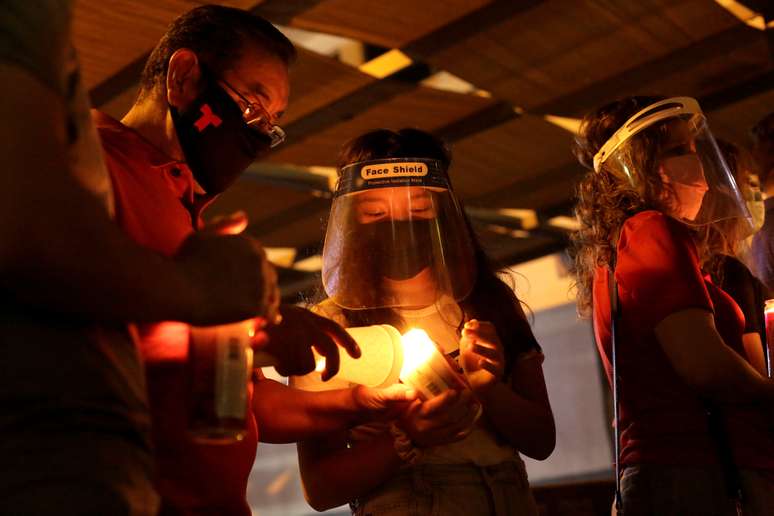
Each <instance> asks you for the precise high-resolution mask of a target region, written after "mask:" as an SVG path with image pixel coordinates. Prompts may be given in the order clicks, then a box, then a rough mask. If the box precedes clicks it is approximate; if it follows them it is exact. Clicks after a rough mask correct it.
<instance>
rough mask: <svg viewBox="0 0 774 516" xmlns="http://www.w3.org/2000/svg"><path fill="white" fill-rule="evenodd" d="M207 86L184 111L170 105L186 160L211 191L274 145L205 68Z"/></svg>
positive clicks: (224, 185)
mask: <svg viewBox="0 0 774 516" xmlns="http://www.w3.org/2000/svg"><path fill="white" fill-rule="evenodd" d="M202 74H203V77H202V79H203V81H204V83H205V87H204V90H203V91H202V92H201V93H200V94H199V96H198V97H197V98H196V99H195V100H194V101H193V102H192V103H191V105H190V106H188V108H187V109H186V110H185V111H178V110H177V109H176V108H175V107H173V106H169V111H170V113H171V114H172V121H173V122H174V123H175V132H176V133H177V139H178V141H179V142H180V147H181V148H182V149H183V154H184V155H185V161H186V163H187V164H188V167H189V168H190V169H191V172H192V173H193V176H194V178H195V179H196V181H197V182H198V183H199V184H200V185H201V186H202V188H204V189H205V190H206V191H207V193H208V194H219V193H221V192H222V191H224V190H225V189H226V188H228V187H229V186H230V185H231V183H233V182H234V181H236V179H237V178H238V177H239V175H240V174H241V173H242V172H244V170H245V169H246V168H247V167H248V166H249V165H250V164H251V163H252V162H253V161H255V160H256V159H258V158H260V157H262V156H265V155H266V154H267V153H268V152H269V149H270V148H271V137H269V136H268V135H266V134H263V133H261V132H260V131H258V130H256V129H252V128H251V127H250V126H248V125H247V124H246V123H245V121H244V118H242V110H241V109H240V108H239V104H237V103H236V102H235V101H234V99H232V98H231V97H230V96H229V94H228V93H226V92H225V90H223V88H221V87H220V86H218V84H217V83H216V82H215V80H214V79H212V78H211V77H209V76H208V75H205V74H206V72H204V71H203V72H202Z"/></svg>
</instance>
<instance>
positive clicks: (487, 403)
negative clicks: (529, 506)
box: [460, 319, 556, 460]
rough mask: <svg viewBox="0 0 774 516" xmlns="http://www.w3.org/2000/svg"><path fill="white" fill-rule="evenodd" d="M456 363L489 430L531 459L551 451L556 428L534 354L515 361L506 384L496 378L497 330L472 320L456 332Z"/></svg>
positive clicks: (501, 356) (499, 361)
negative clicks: (459, 334) (459, 332)
mask: <svg viewBox="0 0 774 516" xmlns="http://www.w3.org/2000/svg"><path fill="white" fill-rule="evenodd" d="M460 361H461V364H462V367H463V370H464V371H465V375H466V377H467V379H468V383H469V384H470V386H471V388H472V389H473V392H474V393H475V394H476V396H477V397H478V399H479V400H480V401H481V404H482V406H483V407H484V415H485V416H486V417H487V419H488V420H489V421H490V422H491V423H492V425H493V426H494V428H495V430H497V432H498V433H499V434H500V435H502V436H503V437H505V438H506V439H507V440H508V442H509V443H511V445H512V446H513V447H514V448H516V449H517V450H519V451H520V452H523V453H525V454H526V455H528V456H530V457H532V458H534V459H537V460H543V459H545V458H547V457H548V456H549V455H551V452H552V451H553V450H554V445H555V444H556V428H555V427H554V415H553V413H552V412H551V404H550V403H549V401H548V392H547V391H546V381H545V378H544V377H543V368H542V367H541V364H540V360H538V357H532V358H525V359H522V360H517V362H516V363H515V364H514V367H513V371H512V372H511V383H510V385H508V384H506V383H504V382H502V381H501V380H500V379H501V378H502V376H503V371H504V369H505V353H504V349H503V344H502V342H501V341H500V337H499V336H498V334H497V329H496V328H495V327H494V325H493V324H492V323H491V322H488V321H479V320H476V319H473V320H470V321H468V322H467V323H465V328H464V329H463V330H462V339H461V340H460Z"/></svg>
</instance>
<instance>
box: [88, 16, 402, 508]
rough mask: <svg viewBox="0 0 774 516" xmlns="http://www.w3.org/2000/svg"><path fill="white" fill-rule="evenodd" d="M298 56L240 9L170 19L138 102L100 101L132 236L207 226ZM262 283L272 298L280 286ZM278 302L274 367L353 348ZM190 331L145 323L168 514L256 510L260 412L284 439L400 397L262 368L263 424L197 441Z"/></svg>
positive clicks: (258, 382)
mask: <svg viewBox="0 0 774 516" xmlns="http://www.w3.org/2000/svg"><path fill="white" fill-rule="evenodd" d="M294 57H295V49H294V48H293V45H292V44H291V43H290V41H288V40H287V38H285V36H283V35H282V34H281V33H280V32H279V31H278V30H277V29H276V28H274V27H273V26H272V25H271V24H270V23H269V22H267V21H266V20H264V19H263V18H260V17H258V16H255V15H252V14H250V13H248V12H245V11H242V10H239V9H233V8H227V7H222V6H202V7H199V8H196V9H193V10H192V11H189V12H188V13H186V14H184V15H182V16H181V17H179V18H178V19H176V20H175V21H173V22H172V24H171V25H170V26H169V28H168V30H167V33H166V34H165V35H164V36H163V37H162V39H161V40H160V42H159V43H158V45H157V46H156V48H155V49H154V50H153V52H152V53H151V55H150V57H149V58H148V61H147V63H146V65H145V68H144V70H143V73H142V77H141V86H140V92H139V96H138V99H137V101H136V102H135V104H134V106H132V108H131V110H130V111H129V112H128V113H127V114H126V115H125V116H124V118H123V119H122V120H121V121H118V120H114V119H112V118H110V117H109V116H107V115H105V114H102V113H99V112H94V114H93V119H94V121H95V125H96V126H97V128H98V130H99V134H100V137H101V139H102V144H103V147H104V150H105V153H106V159H107V164H108V168H109V171H110V174H111V177H112V179H113V183H114V191H115V200H116V211H117V220H118V222H119V223H120V225H121V226H122V227H123V228H124V230H125V231H126V232H127V233H128V234H129V235H130V236H131V237H132V238H133V239H135V240H136V241H137V242H139V243H140V244H142V245H144V246H146V247H149V248H151V249H154V250H156V251H157V252H159V253H162V254H164V255H171V254H174V253H176V252H179V251H178V248H179V247H180V244H181V243H182V242H183V240H184V239H185V238H186V237H187V236H188V235H190V234H191V233H192V232H193V231H195V229H199V228H201V227H202V221H201V213H202V210H203V209H204V208H205V207H206V206H207V205H209V204H210V203H211V202H212V200H213V199H214V198H215V197H216V196H217V195H218V194H220V193H221V192H223V191H224V190H225V189H227V188H228V187H229V186H230V185H231V184H232V183H233V182H234V181H235V180H236V179H237V178H238V177H239V175H240V174H241V173H242V172H243V171H244V169H245V168H247V166H248V165H249V164H250V163H252V162H253V161H254V160H256V159H259V158H261V157H262V156H264V155H265V154H266V153H267V152H268V151H269V150H270V148H271V147H273V146H275V145H278V144H279V143H281V142H282V140H283V139H284V133H283V131H282V129H280V128H279V127H278V126H277V125H276V120H277V119H278V118H279V117H280V116H281V114H282V112H283V111H284V109H285V107H286V104H287V99H288V65H289V63H290V62H291V61H292V60H293V59H294ZM246 224H247V221H246V218H245V216H244V214H235V215H232V216H231V217H229V218H227V219H225V220H221V221H219V222H218V223H217V226H218V227H219V228H220V229H221V230H222V231H226V232H238V231H241V230H242V229H244V227H245V226H246ZM263 275H264V277H265V278H266V283H267V284H272V283H273V282H275V281H276V276H275V272H274V270H273V268H272V266H271V265H270V264H269V263H268V262H266V261H265V260H264V264H263ZM267 296H268V297H269V298H270V301H269V302H270V303H271V301H273V302H274V303H276V302H277V300H276V290H275V291H274V294H273V295H272V293H271V291H269V292H267ZM272 297H273V299H271V298H272ZM280 313H281V315H282V322H281V324H272V322H273V321H272V320H271V318H270V317H267V319H269V320H267V321H265V323H267V324H268V326H266V328H265V331H264V332H259V335H258V337H257V339H256V346H260V347H262V349H264V350H267V351H268V352H270V353H271V354H273V355H274V356H275V357H276V359H277V361H278V362H279V364H278V365H277V370H278V371H279V372H280V374H284V375H288V374H296V373H298V372H301V371H304V372H309V371H311V370H312V369H314V367H315V361H314V357H313V355H312V352H311V348H312V347H314V348H315V349H316V350H317V351H318V352H320V353H321V354H323V355H326V357H327V361H326V364H327V365H328V369H327V370H326V372H325V373H324V376H326V377H327V376H331V375H333V374H335V372H336V369H337V367H338V353H337V346H336V344H338V345H340V346H342V347H344V348H345V349H346V350H347V352H348V353H349V354H350V355H352V356H357V355H359V350H358V349H357V345H356V344H355V343H354V341H352V339H351V338H350V337H349V336H348V334H347V333H346V332H344V330H343V329H342V328H340V327H339V326H338V325H336V324H335V323H331V322H330V321H328V320H326V319H324V318H322V317H319V316H317V315H314V314H312V313H311V312H309V311H307V310H303V309H300V308H297V307H281V309H280ZM189 334H190V329H189V327H188V326H187V325H185V324H182V323H179V322H166V323H161V324H154V325H140V326H138V328H137V335H138V340H139V347H140V350H141V353H142V356H143V359H144V362H145V364H146V369H147V379H148V390H149V398H150V405H151V415H152V419H153V439H154V443H155V449H156V462H157V467H158V481H157V489H158V490H159V492H160V494H161V497H162V514H201V513H207V514H218V515H248V514H250V509H249V507H248V506H247V503H246V500H245V490H246V486H247V478H248V475H249V472H250V469H251V467H252V463H253V460H254V457H255V453H256V444H257V440H258V426H260V429H261V433H262V434H265V438H267V439H269V440H270V441H272V442H278V441H284V442H290V441H294V440H296V439H301V438H304V436H305V435H307V434H308V433H309V432H314V431H330V430H331V429H332V428H341V427H346V425H349V424H352V423H354V422H356V421H357V419H356V418H357V417H361V416H362V414H363V412H368V411H367V410H366V407H368V408H369V409H370V412H369V413H379V412H380V411H384V410H388V409H390V408H391V407H392V406H393V405H395V404H397V405H398V406H400V405H401V404H403V403H405V399H406V393H405V390H403V389H400V390H395V392H394V393H392V394H390V393H385V392H383V391H378V392H377V391H373V390H361V391H359V396H353V395H352V394H351V393H350V392H346V393H342V392H334V391H331V394H327V393H326V395H325V396H307V397H306V398H299V397H296V398H294V399H293V400H287V399H282V398H278V397H277V396H275V393H276V392H277V388H278V387H283V386H277V385H274V384H276V382H272V381H271V380H267V379H265V378H263V376H262V375H261V374H260V370H256V371H255V374H254V382H253V385H252V389H251V393H252V394H251V395H252V402H251V403H252V406H253V411H254V412H255V413H259V412H260V411H264V413H267V414H270V416H269V417H265V418H263V419H261V420H260V421H258V424H256V417H254V415H253V412H251V413H250V414H249V421H248V433H247V436H246V437H245V438H244V439H243V440H241V441H239V442H235V443H233V444H229V445H217V446H214V445H203V444H197V443H194V442H193V441H191V440H190V438H189V437H188V435H187V433H186V414H185V403H184V395H185V383H186V380H187V377H186V375H185V369H184V362H185V358H186V356H187V347H188V341H189ZM266 347H268V349H266ZM312 398H313V399H312ZM285 416H286V418H285V419H282V420H281V421H280V418H282V417H285ZM287 421H290V423H288V424H284V423H285V422H287ZM280 423H282V424H280Z"/></svg>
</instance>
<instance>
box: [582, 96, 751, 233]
mask: <svg viewBox="0 0 774 516" xmlns="http://www.w3.org/2000/svg"><path fill="white" fill-rule="evenodd" d="M594 170H595V171H596V172H597V173H599V172H601V171H603V170H604V171H606V172H610V173H612V174H613V175H615V176H616V177H619V178H620V179H623V180H624V181H626V182H628V184H629V185H630V186H631V187H632V188H634V189H636V190H638V191H642V190H643V188H644V183H645V181H644V178H645V177H650V176H653V175H656V174H657V175H658V177H659V179H660V181H661V184H662V185H663V191H664V192H663V193H662V194H661V195H663V198H660V199H655V200H656V201H657V202H658V203H659V204H661V205H663V206H665V211H666V212H667V213H668V214H669V215H670V216H672V217H674V218H676V219H678V220H680V221H682V222H684V223H685V224H688V225H690V226H704V225H707V224H712V223H714V222H718V221H720V220H727V219H733V218H740V219H743V220H741V221H740V222H741V223H742V224H743V225H750V224H751V223H752V222H751V216H750V213H749V211H748V209H747V207H746V205H745V202H744V199H743V197H742V195H741V193H740V191H739V188H738V186H737V184H736V181H735V179H734V175H733V174H732V173H731V171H730V170H729V167H728V165H727V164H726V162H725V160H724V159H723V156H722V154H721V152H720V150H719V149H718V146H717V143H716V142H715V139H714V137H713V136H712V133H711V132H710V130H709V127H708V126H707V122H706V118H705V116H704V113H703V112H702V111H701V108H700V107H699V103H698V102H696V100H694V99H692V98H690V97H673V98H669V99H665V100H662V101H659V102H655V103H653V104H651V105H649V106H647V107H645V108H644V109H642V110H640V111H639V112H637V113H635V114H634V115H633V116H632V117H630V118H629V119H628V120H627V121H626V123H624V124H623V125H622V126H621V127H620V128H619V129H618V130H617V131H616V132H615V133H614V134H613V136H611V137H610V138H609V139H608V140H607V142H605V144H604V145H603V146H602V148H601V149H600V150H599V152H597V154H596V155H595V156H594Z"/></svg>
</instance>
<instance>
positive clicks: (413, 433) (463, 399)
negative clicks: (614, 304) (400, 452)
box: [397, 389, 480, 448]
mask: <svg viewBox="0 0 774 516" xmlns="http://www.w3.org/2000/svg"><path fill="white" fill-rule="evenodd" d="M479 409H480V407H479V405H478V403H477V402H476V401H475V400H474V399H473V396H472V395H471V393H470V392H468V391H463V392H459V391H456V390H453V389H449V390H447V391H445V392H443V393H441V394H439V395H438V396H436V397H434V398H432V399H429V400H427V401H424V402H422V401H420V400H415V401H414V402H413V403H412V404H411V405H410V406H409V407H408V409H406V412H405V413H404V414H403V416H402V417H401V418H400V419H399V420H398V422H397V424H398V426H400V427H401V428H402V429H403V431H404V432H406V434H408V436H409V437H410V438H411V440H412V441H413V442H414V444H415V445H416V446H417V447H419V448H428V447H430V446H439V445H441V444H449V443H453V442H455V441H459V440H461V439H464V438H465V437H466V436H467V435H468V434H469V433H470V432H471V431H472V430H473V423H475V421H476V416H477V414H478V411H479Z"/></svg>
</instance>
